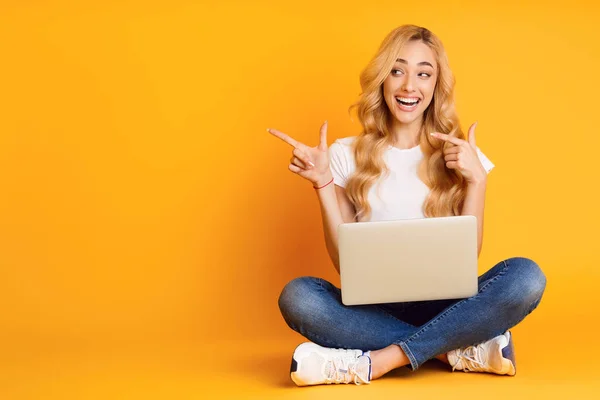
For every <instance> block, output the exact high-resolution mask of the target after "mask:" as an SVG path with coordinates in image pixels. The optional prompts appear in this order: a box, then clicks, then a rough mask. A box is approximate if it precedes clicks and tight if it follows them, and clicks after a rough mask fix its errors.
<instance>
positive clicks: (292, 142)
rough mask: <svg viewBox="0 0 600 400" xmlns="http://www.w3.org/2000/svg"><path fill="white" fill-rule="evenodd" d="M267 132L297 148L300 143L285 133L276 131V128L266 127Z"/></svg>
mask: <svg viewBox="0 0 600 400" xmlns="http://www.w3.org/2000/svg"><path fill="white" fill-rule="evenodd" d="M267 132H269V133H270V134H272V135H274V136H277V137H278V138H279V139H281V140H283V141H284V142H286V143H287V144H289V145H291V146H292V147H294V148H298V145H299V144H300V142H298V141H297V140H296V139H293V138H292V137H290V136H289V135H286V134H285V133H283V132H281V131H278V130H277V129H273V128H267Z"/></svg>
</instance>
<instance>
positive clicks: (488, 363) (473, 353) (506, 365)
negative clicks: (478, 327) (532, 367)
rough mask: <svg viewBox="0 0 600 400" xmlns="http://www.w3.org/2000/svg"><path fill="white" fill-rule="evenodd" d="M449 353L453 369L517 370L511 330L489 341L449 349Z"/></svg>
mask: <svg viewBox="0 0 600 400" xmlns="http://www.w3.org/2000/svg"><path fill="white" fill-rule="evenodd" d="M447 355H448V361H449V362H450V365H451V366H452V371H454V370H455V369H458V370H462V371H465V372H469V371H474V372H491V373H494V374H499V375H514V374H515V373H516V372H517V369H516V362H515V348H514V345H513V341H512V335H511V333H510V331H506V332H504V334H502V335H499V336H496V337H495V338H493V339H490V340H488V341H487V342H483V343H480V344H477V345H474V346H468V347H463V348H460V349H456V350H452V351H449V352H448V354H447Z"/></svg>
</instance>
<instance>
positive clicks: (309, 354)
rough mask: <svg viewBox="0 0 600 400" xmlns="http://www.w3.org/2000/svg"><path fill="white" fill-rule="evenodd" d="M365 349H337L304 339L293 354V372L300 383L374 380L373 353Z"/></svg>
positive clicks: (291, 371) (316, 383)
mask: <svg viewBox="0 0 600 400" xmlns="http://www.w3.org/2000/svg"><path fill="white" fill-rule="evenodd" d="M368 354H369V352H367V353H365V352H363V351H362V350H345V349H334V348H328V347H322V346H319V345H318V344H316V343H312V342H305V343H302V344H301V345H299V346H298V347H296V350H295V351H294V355H293V356H292V365H291V368H290V376H291V378H292V381H294V383H295V384H296V385H298V386H308V385H322V384H331V383H352V382H354V383H355V384H357V385H361V384H363V383H370V382H371V357H369V355H368Z"/></svg>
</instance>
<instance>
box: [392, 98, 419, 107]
mask: <svg viewBox="0 0 600 400" xmlns="http://www.w3.org/2000/svg"><path fill="white" fill-rule="evenodd" d="M396 101H397V102H398V104H400V105H403V106H404V107H416V106H417V104H419V102H420V101H421V99H417V98H414V99H409V98H405V97H396Z"/></svg>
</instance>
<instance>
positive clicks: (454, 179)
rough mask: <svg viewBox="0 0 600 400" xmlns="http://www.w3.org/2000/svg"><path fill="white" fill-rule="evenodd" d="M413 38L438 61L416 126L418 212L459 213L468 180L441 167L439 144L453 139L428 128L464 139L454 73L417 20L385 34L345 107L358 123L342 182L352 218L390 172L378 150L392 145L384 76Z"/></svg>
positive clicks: (366, 208) (366, 211) (366, 214)
mask: <svg viewBox="0 0 600 400" xmlns="http://www.w3.org/2000/svg"><path fill="white" fill-rule="evenodd" d="M414 40H420V41H422V42H423V43H425V44H426V45H427V46H429V47H430V48H431V50H432V51H433V53H434V55H435V57H436V61H437V65H438V73H437V80H436V84H435V89H434V93H433V99H432V100H431V103H430V104H429V106H428V107H427V109H426V110H425V112H424V113H423V123H422V125H421V130H420V132H419V146H420V147H421V151H422V152H423V160H422V161H421V164H420V165H419V168H418V171H419V178H420V179H421V180H422V181H423V182H424V183H425V184H426V185H427V186H428V187H429V189H430V192H429V195H428V197H427V198H426V199H425V201H424V203H423V214H424V215H425V217H441V216H451V215H460V212H461V210H462V207H463V204H464V200H465V197H466V189H467V185H466V184H467V182H466V180H465V179H464V177H463V176H462V175H461V174H460V173H459V172H458V171H456V170H454V169H449V168H446V162H445V160H444V155H443V149H444V146H448V147H450V146H453V145H452V144H451V143H447V142H445V141H442V140H440V139H435V138H433V137H432V136H431V135H429V132H442V133H447V134H450V135H452V136H455V137H458V138H461V139H465V135H464V133H463V132H462V130H461V128H460V125H459V120H458V117H457V114H456V111H455V107H454V84H455V79H454V75H453V74H452V71H451V70H450V66H449V63H448V58H447V56H446V52H445V50H444V47H443V45H442V42H441V41H440V39H438V37H437V36H435V35H434V34H433V33H432V32H431V31H429V30H427V29H426V28H423V27H420V26H416V25H402V26H399V27H398V28H396V29H394V30H393V31H392V32H390V33H389V34H388V35H387V36H386V37H385V39H384V40H383V42H382V43H381V45H380V47H379V49H378V51H377V53H376V54H375V56H374V57H373V58H372V59H371V61H370V62H369V63H368V64H367V66H366V68H365V69H364V70H363V71H362V72H361V74H360V85H361V88H362V93H361V94H360V97H359V100H358V101H357V102H355V103H354V104H352V105H351V106H350V108H349V109H348V113H350V112H351V111H352V110H353V109H354V108H356V109H357V115H358V118H359V121H360V123H361V125H362V128H363V131H362V132H361V133H360V134H359V135H358V136H357V138H356V140H354V142H353V144H352V151H353V153H354V160H355V163H356V170H355V171H354V173H353V174H352V175H351V176H350V177H349V179H348V182H347V185H346V194H347V195H348V198H349V199H350V201H351V202H352V203H353V204H354V206H355V209H356V218H357V221H360V220H362V219H368V218H370V215H371V206H370V205H369V202H368V193H369V189H370V188H371V187H372V186H373V185H374V184H375V183H377V181H378V179H379V177H380V176H382V175H383V174H385V175H387V174H389V169H388V168H387V165H386V164H385V162H384V159H383V154H384V152H385V151H386V149H388V147H389V146H390V145H393V141H394V136H393V134H392V132H391V130H390V128H391V124H392V118H393V115H392V114H391V112H390V110H389V109H388V107H387V104H386V102H385V99H384V97H383V82H384V81H385V79H386V78H387V77H388V75H389V73H390V72H391V70H392V68H393V66H394V63H395V61H396V57H397V55H398V54H399V52H400V50H401V49H402V48H403V46H404V45H405V44H406V43H408V42H410V41H414Z"/></svg>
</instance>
